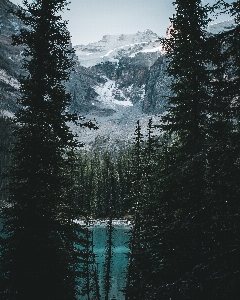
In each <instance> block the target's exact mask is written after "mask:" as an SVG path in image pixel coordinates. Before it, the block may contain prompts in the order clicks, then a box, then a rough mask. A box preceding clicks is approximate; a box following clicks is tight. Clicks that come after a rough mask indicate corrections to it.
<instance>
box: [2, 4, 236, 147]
mask: <svg viewBox="0 0 240 300" xmlns="http://www.w3.org/2000/svg"><path fill="white" fill-rule="evenodd" d="M10 8H14V5H13V4H12V3H11V2H10V1H9V0H1V1H0V21H1V23H0V27H1V28H0V29H1V30H0V92H1V97H0V114H4V115H11V114H12V113H14V112H15V111H16V109H17V105H16V99H17V97H18V96H19V91H18V88H19V83H18V78H19V75H20V72H21V71H20V70H21V68H20V66H21V60H22V57H23V56H22V50H23V49H22V48H21V47H16V46H12V45H11V35H12V34H15V33H16V32H17V31H18V30H19V29H20V28H21V26H22V25H21V23H20V21H19V20H18V19H17V18H16V16H12V15H9V14H8V10H9V9H10ZM232 28H234V22H233V21H232V20H230V21H225V22H221V23H216V24H212V25H210V26H209V28H208V32H209V33H210V34H216V33H218V32H221V31H228V30H231V29H232ZM75 49H76V55H75V57H74V61H75V70H74V71H73V72H72V73H71V75H70V80H69V82H67V89H68V91H69V92H70V93H71V95H72V101H71V104H70V107H69V109H70V111H74V112H77V113H78V114H79V115H84V116H86V117H87V118H88V119H95V120H96V121H97V122H98V125H99V130H97V131H94V132H92V131H87V130H83V129H79V128H74V130H75V131H76V132H77V134H78V135H79V139H80V140H81V141H84V142H86V144H87V145H88V147H93V148H97V149H100V148H105V147H106V145H107V144H108V146H109V147H110V148H111V149H112V148H113V147H117V148H118V147H121V146H122V145H124V144H125V143H128V140H132V136H133V133H134V129H135V126H136V121H137V120H142V121H141V123H142V126H143V128H144V127H146V125H147V121H148V119H149V117H150V116H155V115H156V114H162V113H163V112H164V111H165V105H166V101H167V100H166V99H167V97H166V96H169V95H170V89H169V84H170V80H171V79H170V78H169V77H168V76H167V75H166V72H165V71H166V68H167V62H166V59H165V55H164V53H163V51H162V47H161V44H160V39H159V37H158V35H157V34H156V33H153V32H152V31H151V30H145V31H143V32H137V33H135V34H121V35H105V36H104V37H103V38H102V39H101V40H100V41H98V42H95V43H91V44H88V45H79V46H75ZM154 118H156V117H154Z"/></svg>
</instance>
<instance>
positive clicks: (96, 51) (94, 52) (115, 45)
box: [74, 29, 162, 67]
mask: <svg viewBox="0 0 240 300" xmlns="http://www.w3.org/2000/svg"><path fill="white" fill-rule="evenodd" d="M74 48H75V50H76V55H77V56H78V59H79V62H80V63H81V65H82V66H84V67H92V66H94V65H97V64H99V63H104V62H107V61H109V62H114V63H115V62H119V59H121V58H122V57H134V56H135V55H137V54H138V53H144V52H145V53H147V52H161V48H162V47H161V44H160V41H159V37H158V35H157V34H156V33H153V32H152V31H151V30H149V29H148V30H145V31H143V32H137V33H135V34H120V35H104V36H103V38H102V39H101V40H100V41H98V42H95V43H90V44H88V45H78V46H75V47H74Z"/></svg>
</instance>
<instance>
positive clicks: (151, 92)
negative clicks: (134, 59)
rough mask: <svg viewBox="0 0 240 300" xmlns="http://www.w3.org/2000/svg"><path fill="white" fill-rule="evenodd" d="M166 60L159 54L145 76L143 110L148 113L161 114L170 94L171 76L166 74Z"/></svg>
mask: <svg viewBox="0 0 240 300" xmlns="http://www.w3.org/2000/svg"><path fill="white" fill-rule="evenodd" d="M166 69H167V61H166V57H165V56H164V55H162V56H160V57H159V58H158V59H157V60H156V62H155V63H154V65H153V66H152V67H151V68H150V70H149V72H148V76H147V82H146V88H145V97H144V101H143V112H144V113H148V114H162V113H164V112H165V110H166V106H167V102H168V97H169V96H170V95H171V91H170V87H169V86H170V82H171V78H170V77H169V76H167V74H166Z"/></svg>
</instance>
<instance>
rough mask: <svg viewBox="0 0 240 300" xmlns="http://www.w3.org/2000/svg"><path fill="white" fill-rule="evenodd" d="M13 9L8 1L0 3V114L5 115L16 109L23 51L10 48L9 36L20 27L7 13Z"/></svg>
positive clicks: (10, 39) (16, 20)
mask: <svg viewBox="0 0 240 300" xmlns="http://www.w3.org/2000/svg"><path fill="white" fill-rule="evenodd" d="M15 8H16V6H15V5H14V4H12V3H11V2H10V1H8V0H1V2H0V93H1V97H0V112H1V113H2V114H7V115H8V114H9V113H12V112H15V111H16V109H17V104H16V101H17V97H18V96H19V92H18V89H19V84H18V79H19V76H20V74H21V70H20V62H21V60H22V50H23V49H22V48H21V47H13V46H12V38H11V36H12V35H13V34H16V33H17V32H18V31H19V29H20V27H21V23H20V21H19V20H18V18H17V17H16V16H13V15H12V14H10V13H9V10H10V9H15Z"/></svg>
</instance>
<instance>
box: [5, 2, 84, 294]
mask: <svg viewBox="0 0 240 300" xmlns="http://www.w3.org/2000/svg"><path fill="white" fill-rule="evenodd" d="M23 3H24V5H25V9H24V10H23V9H21V10H19V11H17V12H16V14H17V15H18V16H19V17H20V19H21V20H22V21H23V22H24V23H25V25H27V27H26V28H24V29H22V30H21V32H20V34H19V35H18V36H15V37H14V43H15V44H17V45H19V44H22V45H25V46H26V48H25V53H24V55H25V60H24V68H25V69H26V70H27V73H28V75H27V76H26V77H24V78H22V79H21V82H20V83H21V93H22V97H21V99H20V100H19V104H20V105H21V109H20V110H19V111H18V113H17V115H16V124H15V129H14V132H15V136H16V138H17V142H16V145H15V148H14V160H13V168H12V173H11V174H12V175H11V185H10V196H9V199H8V205H7V207H6V208H5V209H4V214H3V217H4V219H5V224H4V233H5V234H6V235H7V237H6V238H5V239H4V241H3V245H2V247H1V269H2V274H1V289H0V293H1V299H8V300H11V299H26V300H27V299H29V300H30V299H31V300H32V299H39V300H40V299H41V300H42V299H68V300H70V299H76V295H77V280H76V278H77V265H78V259H79V255H80V253H79V251H78V250H77V249H76V245H77V244H78V242H79V240H78V235H77V230H78V228H77V227H76V226H77V225H76V224H74V223H73V222H72V220H73V218H74V215H73V212H72V211H71V209H68V210H67V208H70V205H69V202H68V199H66V198H67V197H66V195H67V192H66V190H67V189H68V187H69V186H71V185H72V182H71V178H69V177H68V176H67V175H66V169H67V168H69V167H70V164H71V163H72V159H71V158H70V157H71V154H72V149H73V147H74V146H76V143H75V141H74V136H73V134H72V133H71V132H70V131H69V128H68V126H67V125H66V122H67V121H68V120H70V118H71V116H70V115H68V114H67V113H66V107H67V105H68V103H69V100H70V95H69V94H67V93H66V90H65V87H64V85H63V81H66V80H68V76H69V70H70V68H71V67H72V62H71V59H70V57H71V54H72V50H71V49H70V47H69V41H70V36H69V33H68V31H67V29H66V22H63V21H62V18H61V16H60V13H61V12H62V10H63V9H64V7H65V6H66V4H67V1H66V0H34V1H32V2H31V3H29V2H28V1H26V0H24V1H23ZM69 158H70V159H69Z"/></svg>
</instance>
